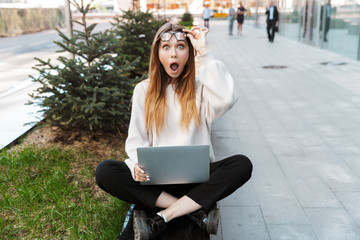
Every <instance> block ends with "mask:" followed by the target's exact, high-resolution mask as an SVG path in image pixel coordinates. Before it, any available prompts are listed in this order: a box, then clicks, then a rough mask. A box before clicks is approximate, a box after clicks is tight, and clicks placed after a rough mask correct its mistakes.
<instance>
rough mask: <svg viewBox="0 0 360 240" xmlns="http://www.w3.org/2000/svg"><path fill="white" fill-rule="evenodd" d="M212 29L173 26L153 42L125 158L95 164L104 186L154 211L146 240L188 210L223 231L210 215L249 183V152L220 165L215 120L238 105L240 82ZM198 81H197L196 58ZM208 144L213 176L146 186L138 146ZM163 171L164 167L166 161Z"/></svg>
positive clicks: (134, 104)
mask: <svg viewBox="0 0 360 240" xmlns="http://www.w3.org/2000/svg"><path fill="white" fill-rule="evenodd" d="M207 32H208V29H207V28H194V29H192V30H187V29H186V28H185V27H184V26H182V25H179V24H171V23H166V24H165V25H163V26H162V27H160V29H159V30H158V32H157V33H156V35H155V38H154V41H153V43H152V49H151V56H150V66H149V79H146V80H144V81H142V82H140V83H138V84H137V85H136V86H135V89H134V92H133V101H132V112H131V119H130V125H129V132H128V137H127V139H126V144H125V150H126V152H127V154H128V156H129V158H128V159H126V160H125V162H123V161H116V160H105V161H102V162H101V163H100V164H99V165H98V167H97V169H96V173H95V175H96V182H97V184H98V185H99V187H100V188H102V189H103V190H104V191H106V192H108V193H110V194H111V195H112V196H115V197H117V198H119V199H121V200H123V201H125V202H128V203H134V204H136V205H140V206H144V207H146V208H148V209H153V210H154V211H155V213H156V214H155V217H152V218H148V219H147V220H146V222H145V223H144V226H146V227H145V230H144V232H141V234H142V235H141V239H143V238H145V239H154V238H155V237H156V236H157V235H158V234H160V233H161V232H162V231H164V229H165V228H166V223H167V222H170V221H171V220H172V219H174V218H177V217H180V216H185V215H188V216H189V218H190V219H191V220H193V221H194V222H195V223H196V224H198V226H199V227H200V228H202V229H204V230H206V231H208V233H210V234H211V233H214V232H216V229H214V226H217V222H214V221H212V219H211V217H210V216H209V215H208V212H209V210H210V209H211V208H212V206H214V204H216V202H217V201H219V200H220V199H223V198H225V197H227V196H228V195H230V194H232V193H233V192H234V191H235V190H237V189H238V188H239V187H241V186H242V185H243V184H244V183H245V182H247V181H248V180H249V179H250V177H251V173H252V164H251V162H250V160H249V159H248V158H247V157H246V156H244V155H234V156H230V157H228V158H225V159H223V160H220V161H217V162H214V153H213V150H212V144H211V125H212V122H213V121H214V120H216V119H218V118H219V117H221V116H222V115H223V114H224V113H225V112H227V111H228V110H229V109H230V108H231V107H232V106H233V105H234V104H235V102H236V97H235V93H234V81H233V78H232V76H231V74H230V73H229V71H228V70H227V68H226V66H225V65H224V64H223V63H222V62H221V61H219V60H217V59H215V57H214V55H213V54H212V52H211V51H209V50H208V48H207V45H206V33H207ZM196 55H198V56H197V58H198V60H199V66H200V67H199V74H198V77H199V79H198V80H196V79H195V56H196ZM176 145H178V146H179V145H209V146H210V159H211V163H210V178H209V181H207V182H204V183H197V184H177V185H141V184H140V182H145V181H147V179H149V176H148V175H147V173H146V169H141V168H140V167H139V165H138V161H137V152H136V149H137V148H138V147H144V146H147V147H157V146H176ZM159 168H161V166H159Z"/></svg>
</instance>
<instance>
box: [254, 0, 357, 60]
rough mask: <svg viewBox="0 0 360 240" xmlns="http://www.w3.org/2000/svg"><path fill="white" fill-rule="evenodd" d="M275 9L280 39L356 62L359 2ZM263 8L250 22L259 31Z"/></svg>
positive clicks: (285, 3) (304, 0) (316, 0)
mask: <svg viewBox="0 0 360 240" xmlns="http://www.w3.org/2000/svg"><path fill="white" fill-rule="evenodd" d="M274 2H275V1H274ZM277 6H278V9H279V12H280V21H279V33H280V35H282V36H285V37H288V38H291V39H294V40H297V41H300V42H303V43H306V44H310V45H313V46H316V47H319V48H323V49H327V50H329V51H333V52H336V53H339V54H341V55H344V56H346V57H349V58H352V59H357V60H360V0H278V1H277ZM264 7H265V6H259V9H258V11H257V12H258V13H257V14H256V13H255V14H254V15H255V16H254V17H253V19H252V21H254V24H255V25H256V26H257V27H259V28H265V24H266V23H265V14H264ZM260 8H261V10H260ZM255 12H256V9H255Z"/></svg>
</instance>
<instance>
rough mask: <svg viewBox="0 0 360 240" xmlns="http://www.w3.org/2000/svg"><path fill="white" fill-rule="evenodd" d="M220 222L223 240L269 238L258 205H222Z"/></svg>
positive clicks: (262, 239)
mask: <svg viewBox="0 0 360 240" xmlns="http://www.w3.org/2000/svg"><path fill="white" fill-rule="evenodd" d="M221 223H222V230H223V232H222V233H223V239H224V240H239V239H251V240H266V239H270V238H269V235H268V232H267V229H266V226H265V223H264V220H263V217H262V214H261V210H260V208H258V207H222V208H221Z"/></svg>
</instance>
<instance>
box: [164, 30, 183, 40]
mask: <svg viewBox="0 0 360 240" xmlns="http://www.w3.org/2000/svg"><path fill="white" fill-rule="evenodd" d="M172 35H174V36H175V38H176V39H177V40H178V41H184V40H185V38H186V34H185V33H183V32H165V33H163V34H162V35H161V40H162V41H170V39H171V37H172Z"/></svg>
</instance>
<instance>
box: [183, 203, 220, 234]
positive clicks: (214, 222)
mask: <svg viewBox="0 0 360 240" xmlns="http://www.w3.org/2000/svg"><path fill="white" fill-rule="evenodd" d="M189 217H190V219H191V220H193V221H194V222H195V223H196V224H197V225H198V226H199V227H200V228H201V229H202V230H205V231H206V232H208V233H209V234H213V235H216V234H217V229H218V225H219V217H220V215H219V209H212V210H211V211H210V212H209V213H208V214H206V212H205V211H204V209H199V210H197V211H195V212H192V213H190V214H189Z"/></svg>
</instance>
